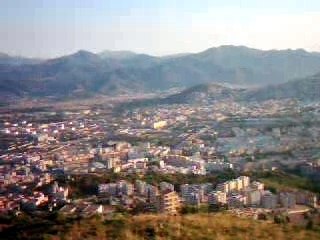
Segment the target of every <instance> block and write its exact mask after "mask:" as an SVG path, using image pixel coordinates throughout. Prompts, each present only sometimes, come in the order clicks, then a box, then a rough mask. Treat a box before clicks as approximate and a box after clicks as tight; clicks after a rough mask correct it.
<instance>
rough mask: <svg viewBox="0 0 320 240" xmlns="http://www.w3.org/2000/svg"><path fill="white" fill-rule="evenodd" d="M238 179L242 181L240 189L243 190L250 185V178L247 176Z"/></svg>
mask: <svg viewBox="0 0 320 240" xmlns="http://www.w3.org/2000/svg"><path fill="white" fill-rule="evenodd" d="M238 179H240V180H241V181H242V187H243V188H244V189H245V188H247V187H249V185H250V178H249V177H248V176H240V177H239V178H238Z"/></svg>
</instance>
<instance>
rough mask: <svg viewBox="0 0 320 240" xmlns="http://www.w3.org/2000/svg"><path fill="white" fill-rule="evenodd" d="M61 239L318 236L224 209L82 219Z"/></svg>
mask: <svg viewBox="0 0 320 240" xmlns="http://www.w3.org/2000/svg"><path fill="white" fill-rule="evenodd" d="M63 239H72V240H77V239H99V240H104V239H125V240H140V239H157V240H164V239H165V240H170V239H172V240H175V239H177V240H178V239H181V240H194V239H203V240H206V239H208V240H209V239H216V240H237V239H239V240H249V239H250V240H251V239H252V240H254V239H263V240H268V239H270V240H271V239H272V240H284V239H288V240H295V239H297V240H300V239H307V240H312V239H320V232H316V231H307V230H304V229H302V228H297V227H293V226H281V225H276V224H273V223H270V222H262V221H255V220H251V219H243V218H238V217H235V216H233V215H230V214H225V213H219V214H195V215H183V216H165V215H140V216H135V217H129V218H127V219H122V220H121V219H119V220H118V221H111V222H108V223H102V222H101V220H97V219H90V220H85V221H83V222H81V223H80V224H75V225H74V226H73V227H72V228H71V229H70V231H69V232H68V233H67V234H65V235H64V237H63Z"/></svg>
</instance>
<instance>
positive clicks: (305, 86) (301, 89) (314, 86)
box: [242, 73, 320, 101]
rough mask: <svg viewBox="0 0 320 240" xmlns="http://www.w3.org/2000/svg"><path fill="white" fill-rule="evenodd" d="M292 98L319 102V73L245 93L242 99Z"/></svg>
mask: <svg viewBox="0 0 320 240" xmlns="http://www.w3.org/2000/svg"><path fill="white" fill-rule="evenodd" d="M286 98H293V99H297V100H300V101H320V73H319V74H316V75H314V76H311V77H307V78H303V79H298V80H294V81H289V82H286V83H283V84H279V85H274V86H268V87H265V88H261V89H257V90H253V91H249V92H247V93H246V94H245V95H243V96H242V99H245V100H249V101H252V100H254V101H265V100H270V99H286Z"/></svg>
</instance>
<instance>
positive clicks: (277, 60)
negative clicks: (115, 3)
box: [0, 46, 320, 98]
mask: <svg viewBox="0 0 320 240" xmlns="http://www.w3.org/2000/svg"><path fill="white" fill-rule="evenodd" d="M7 57H8V56H5V55H4V54H2V59H5V58H7ZM9 58H10V57H9ZM3 62H5V60H3ZM9 62H10V61H7V62H6V63H5V64H1V55H0V93H1V94H5V95H13V96H31V97H48V96H53V97H56V98H60V97H65V96H91V95H95V94H107V95H117V94H125V93H134V94H136V93H139V92H148V91H156V90H167V89H170V88H173V87H183V88H185V87H191V86H195V85H199V84H212V83H215V84H228V85H230V86H244V87H248V86H249V87H253V86H265V85H269V84H279V83H284V82H286V81H289V80H291V79H294V78H302V77H305V76H309V75H312V74H315V73H316V72H318V71H319V69H320V54H319V53H309V52H306V51H304V50H282V51H275V50H274V51H261V50H256V49H251V48H247V47H235V46H222V47H218V48H211V49H208V50H206V51H204V52H200V53H196V54H186V55H185V54H178V55H173V56H169V57H154V56H149V55H146V54H135V53H133V52H127V51H119V52H111V51H105V52H102V53H100V54H93V53H90V52H87V51H79V52H77V53H75V54H72V55H68V56H64V57H60V58H55V59H50V60H47V61H39V62H37V61H35V62H32V61H28V60H23V61H21V63H19V64H18V63H16V64H13V63H11V64H10V63H9ZM13 62H14V61H13Z"/></svg>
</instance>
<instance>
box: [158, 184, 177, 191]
mask: <svg viewBox="0 0 320 240" xmlns="http://www.w3.org/2000/svg"><path fill="white" fill-rule="evenodd" d="M166 190H170V191H174V185H173V184H171V183H168V182H161V183H160V191H161V192H163V191H166Z"/></svg>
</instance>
